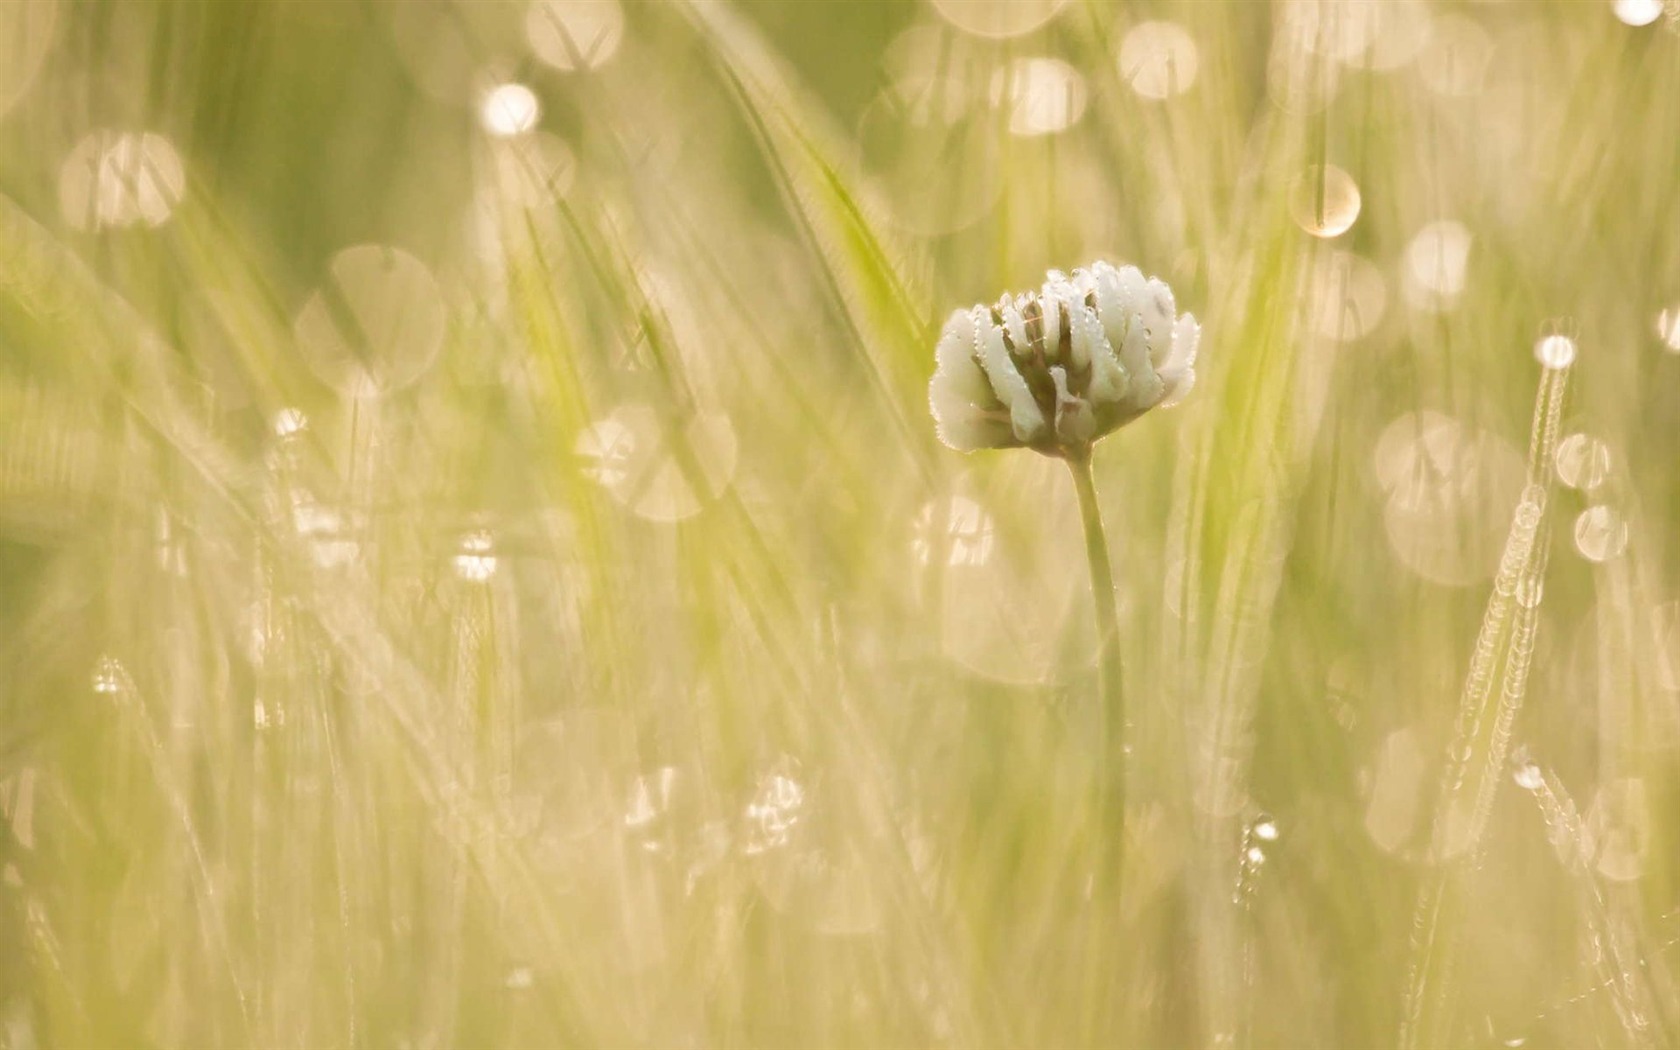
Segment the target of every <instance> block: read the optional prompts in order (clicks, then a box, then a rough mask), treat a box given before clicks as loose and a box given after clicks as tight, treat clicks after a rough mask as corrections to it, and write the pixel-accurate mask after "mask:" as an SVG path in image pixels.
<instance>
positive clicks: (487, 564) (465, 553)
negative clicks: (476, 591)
mask: <svg viewBox="0 0 1680 1050" xmlns="http://www.w3.org/2000/svg"><path fill="white" fill-rule="evenodd" d="M452 562H453V564H454V567H455V575H456V576H459V577H460V578H461V579H463V580H467V581H468V582H471V583H484V582H485V581H487V580H489V579H490V577H492V576H494V575H495V574H496V542H495V539H494V538H493V537H492V536H491V535H490V532H489V530H488V529H474V530H473V531H471V532H469V533H467V534H466V535H465V536H462V537H461V541H460V544H459V545H458V546H457V548H456V551H455V556H454V558H453V559H452Z"/></svg>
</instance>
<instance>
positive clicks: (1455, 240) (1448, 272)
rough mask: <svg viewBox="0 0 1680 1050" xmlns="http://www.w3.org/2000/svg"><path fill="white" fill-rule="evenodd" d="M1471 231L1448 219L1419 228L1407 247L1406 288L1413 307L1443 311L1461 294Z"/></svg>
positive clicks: (1467, 263) (1467, 266) (1466, 268)
mask: <svg viewBox="0 0 1680 1050" xmlns="http://www.w3.org/2000/svg"><path fill="white" fill-rule="evenodd" d="M1470 244H1471V237H1470V231H1469V230H1467V229H1465V228H1464V226H1463V224H1462V223H1458V222H1454V221H1453V220H1451V219H1443V220H1440V221H1438V222H1431V223H1428V224H1426V225H1424V226H1423V227H1421V228H1420V229H1419V230H1418V232H1417V233H1416V234H1414V235H1413V236H1412V239H1411V240H1410V241H1409V242H1407V244H1406V266H1405V288H1406V294H1407V298H1408V299H1409V300H1410V301H1411V302H1412V304H1413V305H1414V306H1417V307H1419V308H1422V309H1427V310H1435V311H1440V310H1445V309H1447V308H1448V307H1450V306H1451V305H1452V303H1453V302H1454V301H1455V300H1456V299H1457V298H1458V295H1459V293H1461V292H1463V291H1464V279H1465V275H1466V272H1467V271H1468V269H1469V262H1470Z"/></svg>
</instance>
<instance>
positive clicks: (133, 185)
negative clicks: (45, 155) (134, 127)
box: [58, 131, 186, 230]
mask: <svg viewBox="0 0 1680 1050" xmlns="http://www.w3.org/2000/svg"><path fill="white" fill-rule="evenodd" d="M185 186H186V175H185V172H184V171H183V169H182V167H181V156H180V154H178V153H176V152H175V147H174V146H173V145H171V144H170V142H169V140H168V139H166V138H164V137H163V136H161V135H154V134H151V133H149V132H148V133H144V134H136V133H132V132H113V131H96V132H94V133H93V134H91V135H89V136H87V137H86V138H84V139H82V141H81V142H80V143H78V144H77V145H76V148H75V149H73V150H71V151H70V155H69V157H67V158H66V159H65V161H64V168H63V170H62V171H61V172H60V175H59V185H58V203H59V209H60V210H61V212H62V213H63V215H64V219H65V221H66V222H68V223H69V224H70V225H71V226H72V227H74V228H76V229H78V230H101V229H106V228H110V227H127V226H136V225H140V224H142V223H143V224H145V225H147V226H161V225H162V224H163V223H164V222H166V221H168V219H169V216H170V215H171V214H173V213H174V211H175V206H176V205H177V204H179V203H180V201H181V196H182V193H183V192H184V189H185Z"/></svg>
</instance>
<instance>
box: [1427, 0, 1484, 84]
mask: <svg viewBox="0 0 1680 1050" xmlns="http://www.w3.org/2000/svg"><path fill="white" fill-rule="evenodd" d="M1492 58H1493V38H1492V37H1490V36H1489V35H1488V31H1487V30H1485V29H1483V28H1482V27H1481V24H1480V23H1478V22H1476V21H1475V20H1474V19H1471V18H1468V17H1465V16H1464V15H1451V14H1450V15H1443V16H1441V17H1439V18H1436V19H1435V20H1434V21H1433V22H1432V23H1430V30H1429V39H1428V42H1427V43H1426V44H1425V45H1424V47H1423V50H1422V51H1420V52H1419V53H1418V58H1417V67H1418V76H1419V78H1420V79H1422V81H1423V84H1424V86H1425V87H1427V88H1428V89H1429V90H1431V91H1433V92H1435V94H1437V95H1441V96H1444V97H1446V98H1467V97H1469V96H1471V95H1476V94H1479V93H1481V90H1482V88H1483V87H1484V86H1485V85H1486V82H1487V71H1488V64H1489V62H1490V60H1491V59H1492Z"/></svg>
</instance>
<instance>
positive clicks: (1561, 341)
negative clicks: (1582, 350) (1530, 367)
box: [1534, 335, 1575, 368]
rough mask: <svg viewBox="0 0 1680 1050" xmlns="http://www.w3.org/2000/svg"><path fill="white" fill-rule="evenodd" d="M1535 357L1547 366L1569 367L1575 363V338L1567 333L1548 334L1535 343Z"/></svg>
mask: <svg viewBox="0 0 1680 1050" xmlns="http://www.w3.org/2000/svg"><path fill="white" fill-rule="evenodd" d="M1534 359H1535V360H1536V361H1539V362H1540V363H1541V364H1542V365H1544V366H1545V367H1547V368H1568V367H1569V366H1570V365H1572V364H1574V363H1575V340H1573V339H1571V338H1569V337H1568V336H1566V335H1548V336H1545V337H1543V338H1542V339H1541V340H1540V341H1539V342H1537V343H1535V344H1534Z"/></svg>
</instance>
